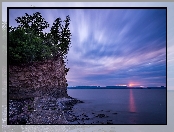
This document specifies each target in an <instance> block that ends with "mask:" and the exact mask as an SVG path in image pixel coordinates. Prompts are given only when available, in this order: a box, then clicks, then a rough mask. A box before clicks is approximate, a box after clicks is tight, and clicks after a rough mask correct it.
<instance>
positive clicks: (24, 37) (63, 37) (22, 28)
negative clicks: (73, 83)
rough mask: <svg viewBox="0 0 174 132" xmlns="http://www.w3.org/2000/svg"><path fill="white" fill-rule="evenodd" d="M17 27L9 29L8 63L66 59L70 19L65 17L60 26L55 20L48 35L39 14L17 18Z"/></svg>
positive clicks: (43, 20)
mask: <svg viewBox="0 0 174 132" xmlns="http://www.w3.org/2000/svg"><path fill="white" fill-rule="evenodd" d="M15 20H16V21H17V23H19V25H18V27H9V41H8V45H9V63H10V64H13V65H15V64H24V63H31V62H34V61H43V60H47V59H57V57H59V56H62V57H63V58H64V59H66V58H67V56H66V54H67V53H68V50H69V46H70V43H71V41H70V39H71V38H70V37H71V33H70V30H69V24H70V17H69V16H67V17H66V20H64V21H63V22H64V23H65V25H63V24H62V21H61V18H57V19H56V20H55V21H54V23H53V26H52V27H51V30H50V32H49V33H45V32H44V30H45V29H47V28H48V27H49V24H48V22H46V21H45V19H44V18H43V17H42V15H41V13H39V12H36V13H34V14H33V15H28V14H27V13H25V16H22V17H17V18H16V19H15Z"/></svg>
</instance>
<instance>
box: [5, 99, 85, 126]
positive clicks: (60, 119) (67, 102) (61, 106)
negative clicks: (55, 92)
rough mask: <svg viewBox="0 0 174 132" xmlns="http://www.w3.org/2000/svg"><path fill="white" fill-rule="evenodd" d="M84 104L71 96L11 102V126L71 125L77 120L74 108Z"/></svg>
mask: <svg viewBox="0 0 174 132" xmlns="http://www.w3.org/2000/svg"><path fill="white" fill-rule="evenodd" d="M77 103H84V102H83V101H80V100H78V99H76V98H72V97H70V96H67V97H62V98H55V97H52V96H42V97H33V98H27V99H18V100H9V117H8V118H9V122H8V124H9V125H25V124H26V125H27V124H31V125H34V124H37V125H38V124H41V125H44V124H45V125H46V124H69V122H71V121H73V120H75V119H76V117H74V116H72V113H71V112H72V111H71V110H72V108H73V106H74V105H75V104H77Z"/></svg>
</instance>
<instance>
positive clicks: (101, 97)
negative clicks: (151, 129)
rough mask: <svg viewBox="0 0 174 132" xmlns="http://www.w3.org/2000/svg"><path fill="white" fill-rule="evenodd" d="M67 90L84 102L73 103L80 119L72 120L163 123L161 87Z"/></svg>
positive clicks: (164, 113) (164, 119)
mask: <svg viewBox="0 0 174 132" xmlns="http://www.w3.org/2000/svg"><path fill="white" fill-rule="evenodd" d="M68 94H69V95H70V96H71V97H74V98H77V99H79V100H82V101H84V102H85V103H82V104H77V105H75V106H74V108H73V114H74V115H76V116H77V117H79V120H78V121H74V122H71V123H72V124H77V123H80V124H102V123H103V124H107V123H111V124H166V90H164V89H68ZM84 115H85V116H84ZM83 116H84V117H83ZM80 117H81V118H80ZM85 117H87V118H85Z"/></svg>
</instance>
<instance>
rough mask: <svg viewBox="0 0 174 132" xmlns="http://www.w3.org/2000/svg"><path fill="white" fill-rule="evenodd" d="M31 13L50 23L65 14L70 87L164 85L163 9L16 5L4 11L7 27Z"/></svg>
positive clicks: (164, 29)
mask: <svg viewBox="0 0 174 132" xmlns="http://www.w3.org/2000/svg"><path fill="white" fill-rule="evenodd" d="M35 12H40V13H41V14H42V16H43V17H44V18H45V20H46V21H48V22H49V23H50V27H51V26H52V23H53V21H54V20H55V19H56V18H57V17H61V18H62V20H64V19H65V17H66V15H70V19H71V22H70V30H71V33H72V40H71V43H72V44H71V46H72V47H71V48H70V50H69V53H68V64H67V67H69V68H70V71H69V72H68V75H67V76H66V78H67V81H68V84H69V86H77V85H100V86H106V85H130V84H132V86H145V87H146V86H161V85H164V86H166V10H164V9H154V10H152V9H107V10H106V9H101V10H99V9H93V10H92V9H84V10H81V9H76V10H75V9H55V10H53V9H49V10H46V9H36V10H34V9H25V10H22V9H20V10H19V9H18V10H10V12H9V13H10V14H9V24H10V26H17V23H16V21H15V18H16V17H21V16H23V15H25V13H28V14H30V15H31V14H33V13H35ZM48 31H49V29H48V30H47V32H48Z"/></svg>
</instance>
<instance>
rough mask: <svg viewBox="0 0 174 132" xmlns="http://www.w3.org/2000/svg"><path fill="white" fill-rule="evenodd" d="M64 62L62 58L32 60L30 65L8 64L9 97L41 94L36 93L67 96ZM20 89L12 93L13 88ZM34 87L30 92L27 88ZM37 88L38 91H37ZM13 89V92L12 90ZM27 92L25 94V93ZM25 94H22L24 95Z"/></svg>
mask: <svg viewBox="0 0 174 132" xmlns="http://www.w3.org/2000/svg"><path fill="white" fill-rule="evenodd" d="M65 75H66V73H65V64H64V63H63V61H62V58H58V59H57V60H48V61H44V62H34V63H33V64H31V65H29V66H28V65H26V66H25V65H23V66H12V65H10V66H9V89H12V90H9V91H10V93H9V98H13V99H15V98H20V97H25V98H27V97H30V96H33V95H35V96H41V95H40V94H39V95H37V93H42V94H46V92H48V93H47V94H49V95H51V94H53V96H54V97H59V96H67V93H66V78H65ZM14 87H15V88H16V89H15V90H17V91H20V92H19V93H17V92H16V94H14V95H13V92H14V89H13V88H14ZM33 88H34V89H35V90H34V92H31V90H29V89H33ZM37 90H38V91H39V92H37ZM12 91H13V92H12ZM41 91H42V92H41ZM27 92H28V93H27ZM26 93H27V94H26ZM22 94H24V95H26V96H24V95H22Z"/></svg>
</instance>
